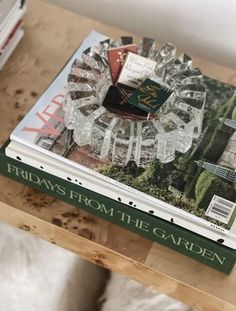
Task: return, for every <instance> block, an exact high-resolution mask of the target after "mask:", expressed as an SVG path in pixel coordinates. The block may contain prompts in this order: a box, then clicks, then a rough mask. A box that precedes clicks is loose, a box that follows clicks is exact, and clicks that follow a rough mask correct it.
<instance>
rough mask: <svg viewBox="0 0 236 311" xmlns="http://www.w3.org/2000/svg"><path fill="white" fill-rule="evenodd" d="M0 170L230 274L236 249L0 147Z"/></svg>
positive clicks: (4, 173) (6, 174) (5, 174)
mask: <svg viewBox="0 0 236 311" xmlns="http://www.w3.org/2000/svg"><path fill="white" fill-rule="evenodd" d="M0 173H1V174H2V175H4V176H7V177H9V178H12V179H14V180H16V181H19V182H21V183H23V184H26V185H28V186H30V187H32V188H35V189H38V190H41V191H42V192H45V193H47V194H49V195H52V196H54V197H56V198H58V199H60V200H63V201H65V202H67V203H70V204H72V205H74V206H76V207H79V208H81V209H84V210H86V211H88V212H90V213H92V214H95V215H96V216H98V217H102V218H104V219H105V220H108V221H110V222H112V223H114V224H116V225H119V226H121V227H123V228H126V229H128V230H130V231H132V232H134V233H137V234H139V235H141V236H143V237H145V238H147V239H149V240H151V241H154V242H157V243H160V244H163V245H165V246H167V247H169V248H171V249H173V250H175V251H178V252H180V253H182V254H184V255H186V256H189V257H191V258H193V259H195V260H197V261H199V262H202V263H203V264H206V265H208V266H210V267H212V268H214V269H217V270H219V271H221V272H224V273H226V274H229V273H230V271H231V270H232V268H233V266H234V263H235V258H236V251H235V250H232V249H230V248H227V247H225V246H223V245H220V244H217V243H216V242H214V241H211V240H209V239H207V238H204V237H202V236H200V235H197V234H195V233H193V232H191V231H189V230H186V229H184V228H181V227H179V226H177V225H174V224H171V223H169V222H167V221H165V220H162V219H160V218H158V217H156V216H153V215H149V214H146V213H144V212H142V211H139V210H136V209H134V208H131V207H129V206H127V205H124V204H122V203H120V202H117V201H114V200H111V199H109V198H108V197H105V196H103V195H101V194H98V193H96V192H93V191H91V190H88V189H85V188H83V187H81V186H79V185H76V184H73V183H71V182H68V181H65V180H63V179H61V178H58V177H56V176H53V175H51V174H48V173H46V172H43V171H41V170H38V169H36V168H33V167H31V166H29V165H26V164H24V163H22V162H20V161H16V160H14V159H11V158H9V157H7V156H6V155H5V152H4V148H2V149H1V150H0Z"/></svg>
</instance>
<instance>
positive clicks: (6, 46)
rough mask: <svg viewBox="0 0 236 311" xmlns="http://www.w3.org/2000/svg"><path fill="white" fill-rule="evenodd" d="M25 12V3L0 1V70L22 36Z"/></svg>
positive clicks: (12, 0) (7, 0)
mask: <svg viewBox="0 0 236 311" xmlns="http://www.w3.org/2000/svg"><path fill="white" fill-rule="evenodd" d="M25 12H26V3H25V1H22V0H0V69H1V68H2V67H3V66H4V64H5V63H6V61H7V60H8V58H9V57H10V56H11V54H12V52H13V51H14V49H15V47H16V46H17V44H18V43H19V42H20V40H21V38H22V37H23V35H24V30H23V29H22V27H23V16H24V14H25Z"/></svg>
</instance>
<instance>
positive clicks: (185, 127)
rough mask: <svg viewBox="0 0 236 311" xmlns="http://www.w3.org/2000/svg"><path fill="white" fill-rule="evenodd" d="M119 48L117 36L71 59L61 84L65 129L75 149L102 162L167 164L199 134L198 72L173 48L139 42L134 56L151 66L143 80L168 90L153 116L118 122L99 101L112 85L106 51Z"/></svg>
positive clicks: (200, 91) (201, 101) (201, 88)
mask: <svg viewBox="0 0 236 311" xmlns="http://www.w3.org/2000/svg"><path fill="white" fill-rule="evenodd" d="M129 42H130V40H129ZM123 45H124V42H123V41H122V38H121V39H120V40H117V41H113V40H111V39H107V40H104V41H102V42H100V43H99V44H98V45H96V46H92V47H90V48H89V49H87V50H86V51H84V52H83V54H82V60H78V59H76V60H75V61H74V63H73V65H72V68H71V72H70V74H69V75H68V83H67V86H66V97H65V101H64V112H65V125H66V127H67V129H69V130H73V137H74V140H75V142H76V143H77V144H78V145H79V146H85V145H89V148H90V153H91V154H92V155H93V156H94V157H96V158H99V159H101V160H104V161H111V162H112V163H113V164H115V165H119V166H125V165H126V164H127V163H128V162H129V161H135V162H136V164H137V165H138V166H142V167H145V166H147V165H148V164H149V163H150V162H151V161H152V160H154V159H155V158H157V159H159V160H160V161H161V162H162V163H169V162H171V161H173V160H174V159H175V154H176V152H181V153H186V152H187V151H188V150H189V149H190V148H191V146H192V144H193V142H194V139H197V138H198V137H199V135H200V133H201V130H202V120H203V115H204V107H205V97H206V93H205V87H204V85H203V82H202V74H201V72H200V70H199V69H198V68H193V67H192V60H191V58H190V57H189V56H187V55H186V54H181V55H180V56H179V57H177V56H176V48H175V47H174V46H173V45H171V44H169V43H166V44H164V45H163V46H162V47H161V48H160V49H159V50H157V49H156V48H155V44H154V43H153V44H149V45H148V44H147V38H144V39H143V41H142V42H141V43H140V44H139V46H138V53H139V54H140V55H142V56H145V57H147V58H150V59H152V60H154V61H155V62H156V67H155V72H154V74H152V76H149V77H148V78H150V79H151V80H153V81H156V82H158V83H160V84H162V85H163V86H166V87H168V88H170V89H171V90H172V91H173V92H172V94H171V96H170V97H169V98H168V99H167V100H166V102H165V103H164V104H163V105H162V107H161V108H160V110H159V111H158V114H156V115H155V116H154V117H153V118H151V119H149V120H146V119H144V120H140V119H138V118H137V120H135V119H134V118H130V119H129V118H122V117H121V116H120V115H117V114H116V113H112V112H110V111H109V110H107V109H106V108H105V107H104V106H103V105H102V103H103V99H104V97H105V95H106V93H107V90H108V88H109V86H110V85H111V84H112V82H111V77H110V72H109V65H108V60H107V49H109V48H111V47H118V46H123Z"/></svg>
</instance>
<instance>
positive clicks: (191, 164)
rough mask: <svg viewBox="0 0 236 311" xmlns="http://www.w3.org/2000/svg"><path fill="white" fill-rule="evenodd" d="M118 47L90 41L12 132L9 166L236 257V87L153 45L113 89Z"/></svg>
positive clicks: (143, 47)
mask: <svg viewBox="0 0 236 311" xmlns="http://www.w3.org/2000/svg"><path fill="white" fill-rule="evenodd" d="M127 42H128V44H131V42H132V40H127ZM144 42H151V44H144ZM132 44H133V42H132ZM119 46H122V47H123V46H124V42H123V41H122V40H121V39H120V40H113V39H110V38H107V37H105V36H103V35H102V34H99V33H96V32H92V33H91V34H90V35H89V36H88V37H87V38H86V39H85V40H84V42H83V43H82V45H81V46H80V48H79V49H78V50H77V51H76V52H75V53H74V55H73V56H72V57H71V59H70V60H69V61H68V63H67V64H66V66H65V67H64V69H63V70H62V71H61V72H60V73H59V75H58V76H57V77H56V78H55V80H54V81H53V82H52V84H51V85H50V86H49V88H48V89H47V90H46V91H45V93H44V94H43V95H42V96H41V98H40V99H39V100H38V101H37V103H36V104H35V105H34V106H33V108H32V109H31V110H30V112H29V113H28V114H27V115H26V116H25V118H24V119H23V120H22V121H21V122H20V123H19V125H18V126H17V127H16V129H15V130H14V131H13V132H12V134H11V137H10V139H11V142H10V144H9V145H8V146H7V147H6V154H7V156H9V157H11V158H14V159H16V160H18V161H19V162H23V163H26V164H28V165H30V166H32V167H35V168H37V169H39V170H41V171H42V172H47V173H49V174H51V175H54V176H57V177H59V178H61V179H64V180H65V181H67V182H70V183H72V184H76V185H80V186H81V187H83V188H84V189H87V190H89V191H93V192H94V193H97V194H100V195H103V196H104V197H107V198H109V199H110V200H113V201H114V202H118V203H119V202H121V203H123V204H124V205H126V206H127V207H128V208H129V209H130V211H139V212H142V213H143V215H146V214H149V216H150V214H151V215H152V217H153V218H154V219H155V216H156V217H157V218H161V219H164V220H165V221H167V222H169V223H170V224H172V223H174V224H176V225H178V226H180V227H182V228H185V229H188V230H190V231H192V232H194V233H195V234H199V235H202V236H207V237H208V238H209V239H211V240H213V241H215V242H217V243H218V244H223V245H225V246H228V247H230V248H233V249H235V248H236V221H235V217H236V209H235V207H236V203H235V200H236V190H235V189H236V188H235V182H236V172H235V168H236V133H235V129H236V92H235V87H234V86H232V85H228V84H225V83H222V82H220V81H216V80H214V79H211V78H209V77H206V76H203V75H202V73H201V71H200V69H198V68H194V66H193V63H192V60H191V58H190V57H189V56H187V55H185V54H181V55H179V56H178V55H176V49H175V47H174V46H173V45H171V44H169V43H167V44H165V45H163V46H162V47H161V48H160V49H157V48H156V47H155V44H154V42H153V40H148V38H145V39H144V40H143V41H142V42H141V44H137V54H134V53H132V52H128V53H127V55H126V59H125V60H124V62H123V66H122V67H121V69H120V73H119V78H118V79H117V81H118V83H117V84H116V85H113V86H112V82H113V81H112V78H111V74H110V68H111V64H109V60H108V57H107V51H108V50H109V49H113V48H116V47H119ZM111 86H112V88H111ZM115 88H117V90H115ZM108 92H112V94H118V95H117V96H116V98H114V97H113V95H112V94H110V93H108ZM140 92H141V93H140ZM108 95H109V96H108ZM136 99H137V102H134V101H135V100H136ZM140 101H141V103H142V104H139V102H140ZM113 102H115V109H113V108H114V107H113ZM143 106H145V107H144V108H145V109H144V110H142V109H143ZM147 106H148V107H151V108H150V109H147ZM154 107H157V109H156V108H155V109H154Z"/></svg>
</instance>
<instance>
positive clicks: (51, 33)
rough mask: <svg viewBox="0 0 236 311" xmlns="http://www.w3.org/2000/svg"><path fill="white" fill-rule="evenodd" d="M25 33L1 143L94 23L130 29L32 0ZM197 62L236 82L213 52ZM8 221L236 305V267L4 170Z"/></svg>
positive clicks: (1, 83)
mask: <svg viewBox="0 0 236 311" xmlns="http://www.w3.org/2000/svg"><path fill="white" fill-rule="evenodd" d="M28 3H29V6H28V13H27V16H26V19H25V30H26V32H25V37H24V38H23V40H22V42H21V43H20V45H19V46H18V48H17V49H16V51H15V52H14V53H13V55H12V57H11V58H10V60H9V62H8V63H7V65H6V66H5V67H4V69H3V70H2V71H1V72H0V107H1V110H0V111H1V114H0V118H1V122H0V143H3V142H4V140H6V139H7V138H8V136H9V134H10V132H11V131H12V130H13V128H14V127H15V126H16V125H17V123H18V122H19V120H21V119H22V117H23V116H24V114H25V113H26V112H27V111H28V110H29V108H30V107H31V106H32V105H33V103H34V102H35V100H36V99H37V98H38V97H39V95H40V94H41V93H42V92H43V90H44V89H45V88H46V87H47V85H48V84H49V83H50V81H51V80H52V79H53V78H54V77H55V75H56V74H57V72H58V71H59V70H60V69H61V67H62V66H63V65H64V63H65V62H66V60H67V59H68V58H69V57H70V55H71V54H72V52H73V51H74V49H75V48H76V47H77V46H78V45H79V43H80V42H81V41H82V40H83V38H84V37H86V36H87V35H88V34H89V32H90V31H91V30H97V31H100V32H102V33H104V34H106V35H108V36H111V37H113V38H118V37H119V36H120V35H124V34H126V32H124V31H122V30H119V29H116V28H113V27H110V26H107V25H104V24H102V23H100V22H98V21H95V20H91V19H89V18H87V17H83V16H79V15H76V14H74V13H71V12H67V11H65V10H63V9H60V8H57V7H54V6H51V5H49V4H46V3H44V2H41V1H39V0H29V1H28ZM194 64H195V65H196V66H199V67H200V68H201V69H202V71H203V72H204V73H205V74H207V75H209V76H211V77H214V78H217V79H220V80H222V81H226V82H229V83H231V84H234V85H236V72H235V71H233V70H230V69H228V68H223V67H220V66H218V65H215V64H213V63H209V62H207V61H205V60H201V59H198V58H197V57H195V58H194ZM0 221H2V222H6V223H9V224H12V225H15V226H16V227H18V228H21V229H23V230H26V231H29V232H31V233H33V234H36V235H38V236H40V237H42V238H44V239H46V240H48V241H49V242H51V243H54V244H57V245H58V246H61V247H63V248H65V249H68V250H71V251H72V252H75V253H77V254H79V255H81V256H82V257H83V258H85V259H88V260H90V261H92V262H94V263H96V264H98V265H101V266H104V267H106V268H108V269H110V270H112V271H116V272H119V273H121V274H123V275H125V276H127V277H130V278H132V279H134V280H137V281H139V282H141V283H143V284H145V285H147V286H150V287H152V288H155V289H156V290H158V291H160V292H163V293H165V294H167V295H170V296H172V297H174V298H177V299H179V300H181V301H183V302H184V303H186V304H189V305H191V306H193V307H195V308H196V310H203V311H220V310H224V311H233V310H236V267H235V269H234V270H233V272H232V273H231V274H230V275H229V276H227V275H224V274H223V273H220V272H218V271H215V270H213V269H212V268H209V267H207V266H205V265H203V264H201V263H198V262H196V261H195V260H193V259H191V258H188V257H186V256H183V255H181V254H179V253H177V252H175V251H173V250H170V249H168V248H166V247H164V246H161V245H159V244H157V243H153V242H150V241H148V240H146V239H144V238H142V237H140V236H138V235H136V234H133V233H131V232H129V231H127V230H125V229H121V228H119V227H117V226H116V225H113V224H111V223H109V222H107V221H104V220H102V219H100V218H97V217H95V216H92V215H90V214H88V213H86V212H84V211H82V210H80V209H77V208H75V207H73V206H70V205H68V204H65V203H63V202H61V201H59V200H56V199H54V198H52V197H50V196H48V195H46V194H42V193H39V192H36V191H34V190H32V189H30V188H29V187H26V186H24V185H21V184H19V183H17V182H14V181H12V180H10V179H7V178H4V177H0Z"/></svg>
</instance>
